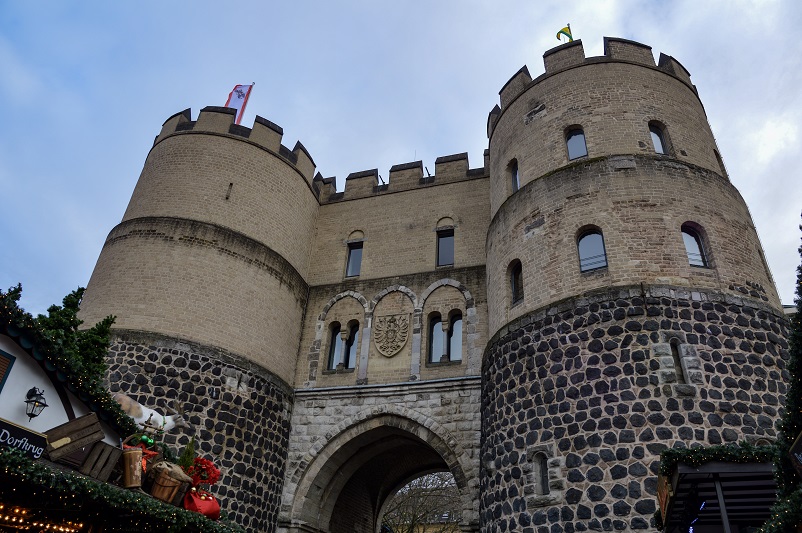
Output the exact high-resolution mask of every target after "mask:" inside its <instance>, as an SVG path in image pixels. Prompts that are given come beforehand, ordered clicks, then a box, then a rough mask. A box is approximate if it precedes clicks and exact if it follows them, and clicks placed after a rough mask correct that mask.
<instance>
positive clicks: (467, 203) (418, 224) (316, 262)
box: [307, 162, 489, 285]
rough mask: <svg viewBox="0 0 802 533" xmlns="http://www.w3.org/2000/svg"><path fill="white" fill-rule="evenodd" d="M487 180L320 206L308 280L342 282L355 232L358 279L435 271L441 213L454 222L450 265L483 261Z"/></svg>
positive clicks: (486, 213) (466, 180)
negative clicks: (360, 238) (359, 241)
mask: <svg viewBox="0 0 802 533" xmlns="http://www.w3.org/2000/svg"><path fill="white" fill-rule="evenodd" d="M466 163H467V162H466ZM487 182H488V180H487V178H486V177H478V178H470V179H468V178H465V179H463V180H462V181H456V182H452V183H446V184H443V185H431V186H420V187H418V188H415V189H410V190H406V191H402V192H390V193H382V194H379V195H376V196H368V197H365V198H359V199H356V200H344V201H339V202H334V203H328V204H324V205H322V206H321V207H320V214H319V216H318V220H317V232H316V234H315V239H314V243H313V244H312V248H313V250H314V253H313V256H312V259H311V267H310V272H309V276H308V279H307V281H308V282H309V284H310V285H329V284H335V283H340V282H342V281H343V279H344V277H345V263H346V259H347V251H348V248H347V246H346V240H347V239H348V236H349V235H351V233H352V232H354V231H362V232H363V233H364V242H363V249H362V269H361V272H360V275H359V278H360V279H374V278H386V277H391V276H402V275H407V274H414V273H418V272H429V271H432V270H435V269H436V268H437V267H436V251H437V233H436V229H437V221H438V220H440V219H441V218H443V217H450V218H451V219H452V220H453V221H454V267H456V268H463V267H470V266H478V265H484V262H485V256H484V243H485V237H486V233H487V224H488V220H489V208H488V189H487V186H488V185H487ZM435 183H437V179H435ZM390 190H392V182H391V183H390ZM346 198H347V193H346Z"/></svg>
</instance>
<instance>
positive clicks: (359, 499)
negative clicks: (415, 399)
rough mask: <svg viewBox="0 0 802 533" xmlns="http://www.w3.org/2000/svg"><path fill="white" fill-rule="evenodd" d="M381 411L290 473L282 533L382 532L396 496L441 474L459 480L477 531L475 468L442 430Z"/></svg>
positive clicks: (342, 433) (344, 432)
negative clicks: (386, 511)
mask: <svg viewBox="0 0 802 533" xmlns="http://www.w3.org/2000/svg"><path fill="white" fill-rule="evenodd" d="M385 409H386V408H385ZM390 409H392V408H391V407H390ZM382 411H384V412H376V411H372V412H371V413H368V416H366V417H362V419H361V420H359V421H355V423H353V424H352V425H350V426H348V427H346V428H342V429H341V431H339V432H338V433H337V434H335V435H333V436H332V437H331V438H330V439H328V440H327V442H326V443H325V444H324V445H322V446H320V447H316V448H317V451H316V453H314V456H313V457H310V458H309V459H310V460H309V461H308V462H307V461H304V462H303V463H302V464H301V465H299V468H298V469H297V470H296V472H295V473H293V474H291V475H290V477H289V479H288V480H287V482H288V483H289V485H290V486H292V487H293V488H294V490H293V493H292V495H291V496H290V497H289V498H288V497H287V493H286V492H285V501H284V504H285V505H284V506H283V507H282V510H283V511H284V512H283V513H282V514H283V515H284V516H283V517H282V520H281V521H280V526H279V531H280V532H286V533H301V532H303V533H376V532H377V531H378V528H379V526H380V519H381V513H382V511H383V509H384V506H385V503H386V502H387V500H388V499H389V498H390V497H391V496H392V495H393V494H394V493H395V491H397V490H398V489H399V488H400V487H401V486H403V485H404V484H405V483H406V482H407V481H409V480H410V479H413V478H415V477H417V476H418V475H421V474H426V473H430V472H437V471H449V472H451V474H452V475H453V476H454V480H455V482H456V484H457V487H458V489H459V494H460V502H459V507H460V508H461V509H462V513H463V521H464V522H465V526H463V530H464V531H470V530H471V529H470V528H469V526H468V524H469V523H475V515H476V510H475V509H474V505H473V504H474V502H475V501H477V500H476V498H477V497H478V495H477V494H474V492H476V487H474V486H469V485H473V484H469V482H468V480H469V477H472V476H471V474H472V472H473V470H475V467H474V466H473V465H472V464H471V463H470V462H469V461H470V459H469V458H468V455H467V454H465V453H464V451H463V450H461V449H460V448H459V446H458V445H457V444H456V440H455V439H453V438H452V437H450V436H449V435H448V434H447V432H446V431H445V430H444V429H443V428H442V427H441V426H439V425H438V424H436V423H432V421H428V423H426V422H424V423H421V422H423V421H419V420H414V419H413V418H411V417H408V416H405V415H404V414H399V413H394V412H387V411H386V410H384V409H383V410H382ZM424 424H425V425H424ZM427 426H428V427H427ZM449 443H450V444H451V445H449ZM288 499H289V500H290V501H287V500H288Z"/></svg>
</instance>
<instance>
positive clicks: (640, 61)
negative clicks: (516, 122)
mask: <svg viewBox="0 0 802 533" xmlns="http://www.w3.org/2000/svg"><path fill="white" fill-rule="evenodd" d="M613 62H616V63H631V64H636V65H640V66H643V67H649V68H653V69H655V70H660V71H662V72H665V73H666V74H669V75H671V76H673V77H675V78H677V79H678V80H680V81H682V82H683V83H685V84H686V85H688V86H689V87H690V88H691V89H692V90H693V91H694V92H695V91H696V88H695V87H694V86H693V84H692V83H691V77H690V73H688V71H687V70H685V67H683V66H682V65H681V64H680V63H679V61H677V60H676V59H674V58H673V57H671V56H667V55H665V54H660V60H659V62H658V63H657V64H655V62H654V56H652V48H651V46H647V45H645V44H641V43H638V42H635V41H630V40H627V39H619V38H616V37H605V38H604V55H603V56H599V57H586V56H585V49H584V48H583V46H582V41H581V40H577V41H573V42H570V43H565V44H563V45H560V46H557V47H555V48H552V49H551V50H548V51H546V53H545V54H543V65H544V66H545V72H544V73H543V74H541V75H540V76H538V77H537V78H535V79H532V76H531V75H530V74H529V69H528V68H527V67H526V66H523V67H521V69H520V70H519V71H518V72H516V73H515V74H514V75H513V76H512V78H510V79H509V81H507V83H506V84H504V87H502V89H501V91H500V92H499V97H500V104H501V105H500V107H499V106H496V107H494V108H493V109H492V110H491V111H490V113H489V115H488V131H487V134H488V137H490V136H491V135H492V132H493V127H494V126H495V122H496V120H497V119H498V117H499V115H500V114H501V112H502V111H503V110H505V109H506V108H507V107H508V106H509V105H510V104H511V103H512V102H513V101H514V100H515V99H516V98H518V97H519V96H520V95H521V94H522V93H524V92H525V91H526V90H528V89H529V88H530V87H532V86H533V85H537V84H539V83H541V82H542V81H543V80H545V79H546V78H549V77H551V76H553V75H555V74H557V73H560V72H563V71H565V70H568V69H572V68H576V67H581V66H583V65H588V64H597V63H613Z"/></svg>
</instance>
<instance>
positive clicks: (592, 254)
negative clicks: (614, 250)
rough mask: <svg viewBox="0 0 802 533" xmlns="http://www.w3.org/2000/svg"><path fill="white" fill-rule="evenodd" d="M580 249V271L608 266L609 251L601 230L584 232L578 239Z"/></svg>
mask: <svg viewBox="0 0 802 533" xmlns="http://www.w3.org/2000/svg"><path fill="white" fill-rule="evenodd" d="M577 248H578V250H579V271H580V272H588V271H590V270H596V269H599V268H604V267H606V266H607V252H606V250H605V249H604V237H603V236H602V232H601V230H598V229H592V230H588V231H586V232H584V233H583V234H581V236H580V237H579V240H578V241H577Z"/></svg>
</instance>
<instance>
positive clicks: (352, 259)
mask: <svg viewBox="0 0 802 533" xmlns="http://www.w3.org/2000/svg"><path fill="white" fill-rule="evenodd" d="M361 269H362V243H361V242H349V243H348V265H347V266H346V269H345V275H346V277H349V278H350V277H352V276H358V275H359V271H360V270H361Z"/></svg>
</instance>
